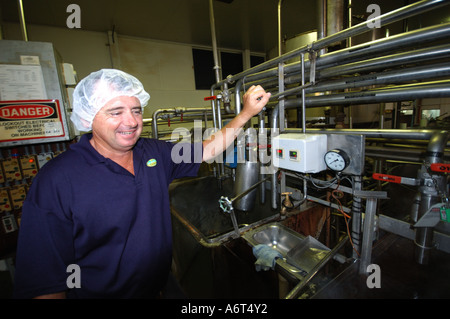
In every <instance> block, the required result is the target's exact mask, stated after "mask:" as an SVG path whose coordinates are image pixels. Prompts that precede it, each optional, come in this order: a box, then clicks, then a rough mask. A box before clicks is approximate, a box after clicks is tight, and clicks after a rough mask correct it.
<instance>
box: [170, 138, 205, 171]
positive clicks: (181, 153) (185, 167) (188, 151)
mask: <svg viewBox="0 0 450 319" xmlns="http://www.w3.org/2000/svg"><path fill="white" fill-rule="evenodd" d="M171 146H172V147H171V152H170V153H171V154H170V155H171V163H172V165H171V168H172V170H171V176H170V178H171V180H173V179H176V178H182V177H194V176H197V174H198V170H199V168H200V165H201V163H202V159H203V144H202V143H177V144H172V145H171Z"/></svg>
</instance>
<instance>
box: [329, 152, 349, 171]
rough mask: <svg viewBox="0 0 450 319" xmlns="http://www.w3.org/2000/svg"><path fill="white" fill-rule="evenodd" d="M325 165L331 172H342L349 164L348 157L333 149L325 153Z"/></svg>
mask: <svg viewBox="0 0 450 319" xmlns="http://www.w3.org/2000/svg"><path fill="white" fill-rule="evenodd" d="M324 160H325V164H327V166H328V168H329V169H331V170H333V171H337V172H340V171H343V170H344V169H345V168H346V167H347V166H348V164H350V157H349V156H348V155H347V153H345V152H344V151H343V150H340V149H334V150H331V151H328V152H326V154H325V157H324Z"/></svg>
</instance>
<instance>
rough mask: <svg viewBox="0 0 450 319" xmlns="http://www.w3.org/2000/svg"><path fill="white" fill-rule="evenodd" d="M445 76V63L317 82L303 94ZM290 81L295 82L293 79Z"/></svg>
mask: <svg viewBox="0 0 450 319" xmlns="http://www.w3.org/2000/svg"><path fill="white" fill-rule="evenodd" d="M445 76H450V64H449V63H447V62H445V63H438V64H430V65H425V66H418V67H411V68H402V69H398V70H392V71H386V72H380V73H371V74H367V75H362V76H353V77H345V78H341V79H338V80H332V81H324V82H318V84H316V85H314V86H309V87H306V88H305V92H306V93H312V92H322V91H336V90H343V89H349V88H361V87H367V86H372V85H383V84H399V83H404V82H407V81H422V80H429V79H433V78H441V77H445ZM292 81H295V79H293V80H292ZM301 91H302V87H301V86H297V87H294V88H291V89H287V90H285V91H284V92H281V93H276V94H273V95H272V96H271V100H276V99H278V98H279V97H281V96H285V97H287V96H290V95H296V94H299V93H300V92H301Z"/></svg>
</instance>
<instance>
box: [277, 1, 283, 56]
mask: <svg viewBox="0 0 450 319" xmlns="http://www.w3.org/2000/svg"><path fill="white" fill-rule="evenodd" d="M282 3H283V0H278V15H277V16H278V56H280V55H281V54H283V52H282V51H283V50H282V45H283V39H282V34H281V4H282Z"/></svg>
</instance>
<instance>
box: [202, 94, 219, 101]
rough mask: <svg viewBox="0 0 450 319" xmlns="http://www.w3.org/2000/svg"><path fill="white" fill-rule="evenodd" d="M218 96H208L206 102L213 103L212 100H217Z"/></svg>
mask: <svg viewBox="0 0 450 319" xmlns="http://www.w3.org/2000/svg"><path fill="white" fill-rule="evenodd" d="M216 99H217V96H215V95H213V96H207V97H205V98H204V100H205V101H211V100H216Z"/></svg>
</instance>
